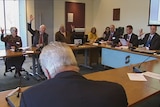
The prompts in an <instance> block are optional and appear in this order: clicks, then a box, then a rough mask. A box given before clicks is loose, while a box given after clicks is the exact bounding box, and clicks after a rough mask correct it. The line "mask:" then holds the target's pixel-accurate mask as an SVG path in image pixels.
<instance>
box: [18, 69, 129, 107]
mask: <svg viewBox="0 0 160 107" xmlns="http://www.w3.org/2000/svg"><path fill="white" fill-rule="evenodd" d="M127 105H128V103H127V98H126V94H125V91H124V88H123V87H122V86H121V85H119V84H117V83H112V82H107V81H92V80H88V79H86V78H84V77H83V76H82V75H81V74H80V73H78V72H75V71H65V72H61V73H59V74H57V75H56V76H55V77H54V78H52V79H50V80H46V81H45V82H43V83H41V84H39V85H36V86H33V87H31V88H29V89H28V90H26V91H25V92H23V93H22V96H21V101H20V107H127Z"/></svg>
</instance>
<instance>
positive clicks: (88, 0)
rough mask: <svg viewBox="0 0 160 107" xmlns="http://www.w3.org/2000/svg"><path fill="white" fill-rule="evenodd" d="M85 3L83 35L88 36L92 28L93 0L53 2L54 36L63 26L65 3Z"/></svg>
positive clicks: (56, 0) (58, 0)
mask: <svg viewBox="0 0 160 107" xmlns="http://www.w3.org/2000/svg"><path fill="white" fill-rule="evenodd" d="M66 1H69V2H79V3H85V5H86V10H85V14H86V15H85V16H86V17H85V27H86V29H85V33H86V34H88V32H89V31H90V29H91V27H92V26H93V17H92V16H93V0H54V4H55V5H54V34H55V33H56V32H57V31H58V30H59V27H60V26H61V25H65V2H66Z"/></svg>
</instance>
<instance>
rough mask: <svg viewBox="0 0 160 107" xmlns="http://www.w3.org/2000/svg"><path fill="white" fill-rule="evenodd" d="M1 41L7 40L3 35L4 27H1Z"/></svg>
mask: <svg viewBox="0 0 160 107" xmlns="http://www.w3.org/2000/svg"><path fill="white" fill-rule="evenodd" d="M1 33H2V34H1V41H3V42H7V38H5V37H4V29H2V28H1Z"/></svg>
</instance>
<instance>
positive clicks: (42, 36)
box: [27, 15, 48, 47]
mask: <svg viewBox="0 0 160 107" xmlns="http://www.w3.org/2000/svg"><path fill="white" fill-rule="evenodd" d="M33 19H34V18H33V16H32V15H30V23H27V25H28V31H29V32H30V33H31V34H32V35H33V36H32V45H33V46H37V47H43V46H45V45H47V44H48V34H47V33H46V32H45V31H46V26H45V25H41V26H40V27H39V30H33V29H32V28H31V23H32V21H33Z"/></svg>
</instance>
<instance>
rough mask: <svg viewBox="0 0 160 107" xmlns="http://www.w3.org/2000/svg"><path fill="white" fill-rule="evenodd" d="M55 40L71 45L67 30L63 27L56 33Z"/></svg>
mask: <svg viewBox="0 0 160 107" xmlns="http://www.w3.org/2000/svg"><path fill="white" fill-rule="evenodd" d="M55 39H56V41H58V42H64V43H69V42H70V41H69V39H68V36H67V33H66V29H65V27H64V26H63V25H62V26H60V28H59V31H58V32H56V34H55Z"/></svg>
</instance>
